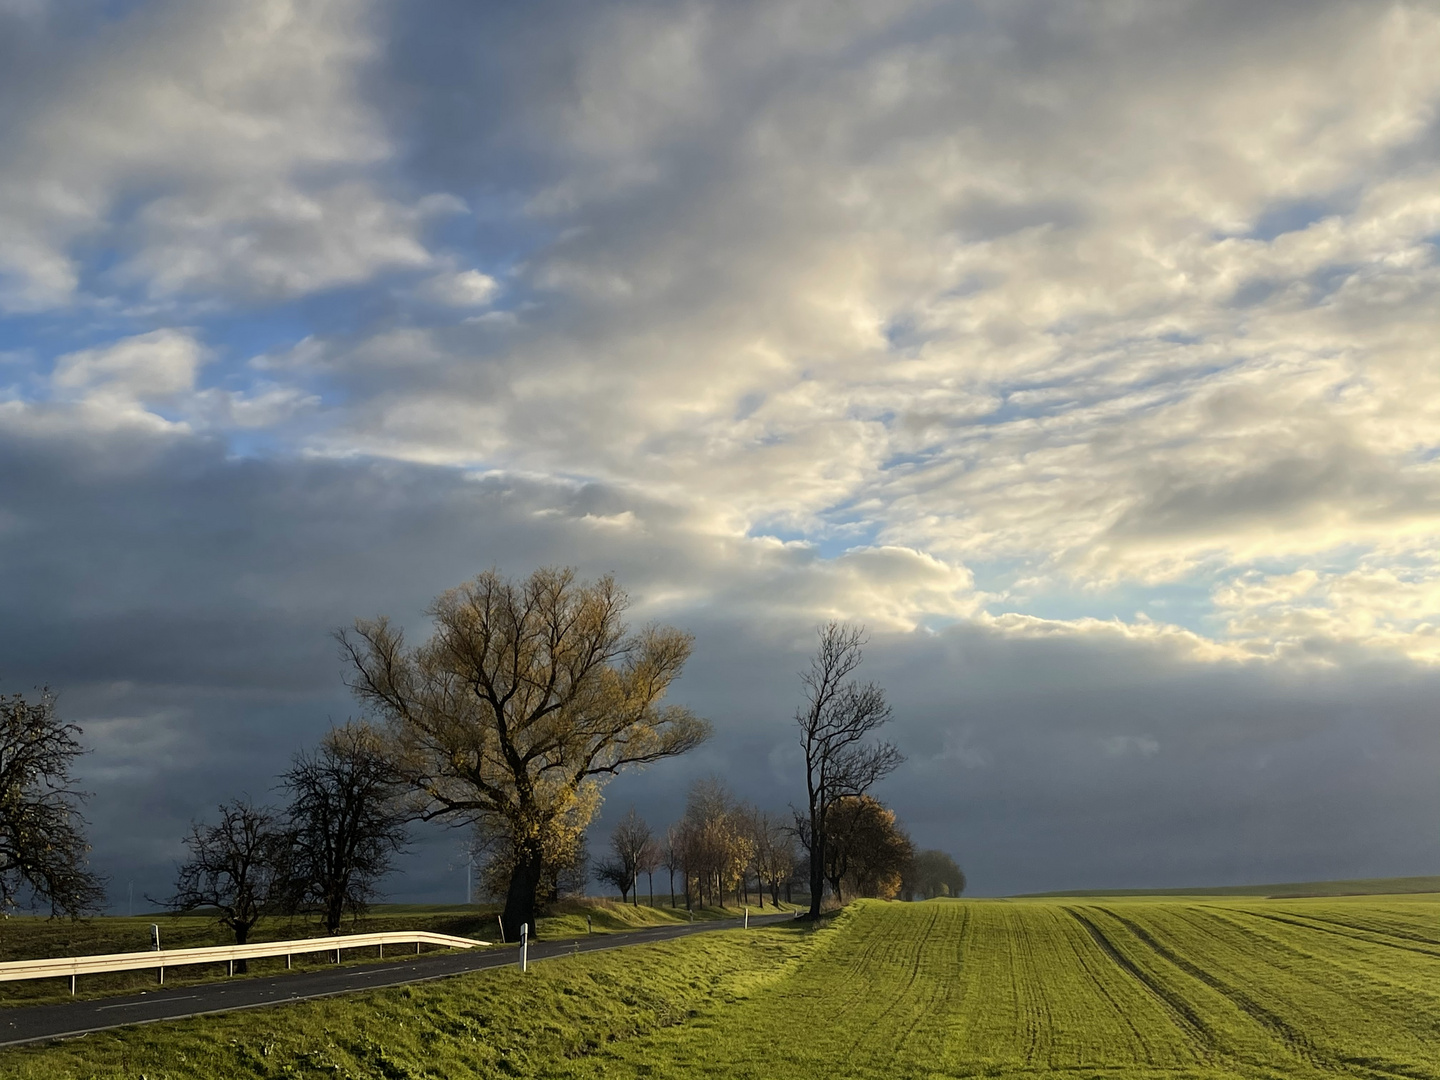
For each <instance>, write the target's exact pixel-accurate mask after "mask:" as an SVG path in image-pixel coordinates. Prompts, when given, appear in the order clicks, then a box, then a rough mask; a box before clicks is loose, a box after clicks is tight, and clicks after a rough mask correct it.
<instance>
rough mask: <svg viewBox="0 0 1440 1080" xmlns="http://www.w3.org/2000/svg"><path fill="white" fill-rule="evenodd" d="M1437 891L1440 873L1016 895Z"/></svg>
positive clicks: (1286, 894) (1301, 894) (1285, 895)
mask: <svg viewBox="0 0 1440 1080" xmlns="http://www.w3.org/2000/svg"><path fill="white" fill-rule="evenodd" d="M1409 893H1440V877H1433V876H1432V877H1390V878H1354V879H1350V880H1345V881H1282V882H1278V883H1273V884H1270V885H1218V886H1206V887H1202V888H1194V889H1092V890H1084V889H1069V890H1066V891H1063V892H1043V893H1029V894H1028V895H1026V896H1022V897H1017V899H1022V900H1029V899H1036V898H1041V897H1080V896H1105V897H1116V896H1267V897H1271V898H1273V899H1294V898H1297V897H1308V896H1393V895H1401V894H1409Z"/></svg>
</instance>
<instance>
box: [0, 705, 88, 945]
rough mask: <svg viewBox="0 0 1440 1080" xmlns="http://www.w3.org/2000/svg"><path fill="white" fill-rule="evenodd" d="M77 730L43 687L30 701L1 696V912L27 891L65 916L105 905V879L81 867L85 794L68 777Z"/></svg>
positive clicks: (76, 753) (77, 749) (35, 900)
mask: <svg viewBox="0 0 1440 1080" xmlns="http://www.w3.org/2000/svg"><path fill="white" fill-rule="evenodd" d="M79 734H80V729H79V728H78V727H76V726H75V725H74V724H67V723H64V722H63V721H62V720H60V718H59V716H58V715H57V714H56V711H55V695H53V694H52V693H50V691H49V690H42V691H40V696H39V700H37V701H34V702H30V701H27V700H26V699H25V697H24V696H23V695H21V694H8V695H0V911H8V910H10V909H12V908H14V907H16V906H17V905H18V903H19V901H20V899H21V897H22V896H24V895H25V894H26V893H27V892H28V894H29V897H30V900H31V902H32V903H44V904H46V905H48V906H49V908H50V913H51V914H52V915H60V914H64V915H68V916H70V917H71V918H78V917H79V916H81V915H84V914H87V913H89V912H92V911H98V910H99V909H100V908H101V907H102V906H103V905H104V903H105V884H104V881H103V879H101V878H100V877H99V876H97V875H96V874H93V873H91V872H90V871H89V870H87V869H86V868H85V863H86V856H87V854H88V853H89V851H90V848H89V845H87V844H86V843H85V836H84V834H83V833H82V832H81V827H82V826H83V825H84V824H85V821H84V819H83V818H82V817H81V816H80V809H79V804H80V803H81V802H82V801H83V800H84V798H85V795H84V794H83V793H81V792H79V791H76V790H75V789H74V788H73V787H72V786H71V780H70V765H71V763H72V762H73V761H74V760H75V758H77V757H78V756H79V755H80V754H82V753H84V751H83V750H82V748H81V746H80V743H79V741H78V740H77V739H76V736H77V735H79Z"/></svg>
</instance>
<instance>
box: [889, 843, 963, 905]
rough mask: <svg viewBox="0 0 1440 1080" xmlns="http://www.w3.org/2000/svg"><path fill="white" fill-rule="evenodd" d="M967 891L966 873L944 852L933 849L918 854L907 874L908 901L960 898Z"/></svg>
mask: <svg viewBox="0 0 1440 1080" xmlns="http://www.w3.org/2000/svg"><path fill="white" fill-rule="evenodd" d="M964 891H965V871H963V870H961V869H960V866H959V864H958V863H956V861H955V860H954V859H953V858H951V857H950V856H949V855H947V854H946V853H945V852H943V851H936V850H934V849H933V848H932V849H929V850H926V851H920V852H917V853H916V855H915V858H914V859H912V860H911V861H910V866H909V867H908V868H907V870H906V872H905V884H904V892H905V896H906V899H910V900H913V899H914V898H915V897H917V896H918V897H920V898H921V899H923V900H933V899H935V898H936V897H937V896H959V895H960V894H961V893H963V892H964Z"/></svg>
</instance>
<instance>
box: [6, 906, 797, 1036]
mask: <svg viewBox="0 0 1440 1080" xmlns="http://www.w3.org/2000/svg"><path fill="white" fill-rule="evenodd" d="M793 917H794V916H793V915H790V914H779V915H752V916H751V917H750V925H752V926H756V925H764V924H766V923H773V922H782V921H784V920H786V919H791V918H793ZM740 923H741V921H740V920H739V919H716V920H712V921H705V922H697V923H679V924H677V925H671V926H652V927H647V928H646V929H644V930H630V931H627V932H625V933H623V934H596V935H593V936H588V937H582V938H568V939H563V940H555V941H536V942H532V943H531V945H530V963H532V964H533V963H535V962H536V961H538V960H548V959H551V958H552V957H556V956H571V955H574V954H575V953H577V952H601V951H603V950H606V949H619V948H624V947H626V946H629V945H645V944H650V943H653V942H657V941H670V940H672V939H674V938H679V937H685V936H687V935H689V934H699V933H704V932H706V931H709V930H733V929H735V928H736V927H738V926H739V925H740ZM517 958H518V950H517V949H516V947H515V946H511V947H509V948H500V949H485V950H483V951H480V952H463V953H460V952H455V953H437V954H436V955H434V956H421V957H418V958H416V959H414V960H406V961H403V962H398V963H388V964H370V965H364V966H350V967H336V968H328V969H321V970H318V971H316V970H312V971H303V972H295V973H291V974H287V975H277V976H273V977H270V978H264V979H260V978H256V979H234V980H227V981H225V982H216V983H205V984H203V985H200V986H185V987H177V988H176V989H174V990H161V989H156V990H154V991H150V992H147V993H142V994H134V995H131V996H129V997H112V998H96V999H94V1000H92V1001H67V1002H65V1003H64V1004H61V1005H31V1006H27V1007H24V1008H13V1009H4V1008H0V1046H16V1045H19V1044H20V1043H31V1042H43V1041H46V1040H49V1039H64V1038H73V1037H75V1036H79V1035H88V1034H89V1033H90V1032H93V1031H106V1030H109V1029H110V1028H118V1027H128V1026H130V1025H131V1024H153V1023H155V1022H156V1021H159V1020H183V1019H185V1018H187V1017H191V1016H205V1015H208V1014H210V1013H222V1012H233V1011H235V1010H236V1009H255V1008H261V1007H263V1006H266V1005H283V1004H285V1003H287V1002H291V1001H307V1000H309V999H311V998H321V997H331V996H333V995H335V994H353V993H356V992H358V991H362V990H378V989H380V988H381V987H386V986H403V985H405V984H407V983H417V982H428V981H429V980H431V979H447V978H450V977H451V976H452V975H463V974H465V973H466V972H469V971H484V970H485V969H486V968H498V967H506V966H508V965H510V964H514V963H516V961H517Z"/></svg>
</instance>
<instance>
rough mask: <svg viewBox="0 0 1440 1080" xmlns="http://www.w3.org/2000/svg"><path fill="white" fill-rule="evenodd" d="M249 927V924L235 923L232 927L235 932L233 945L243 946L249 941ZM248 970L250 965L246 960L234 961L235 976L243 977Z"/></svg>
mask: <svg viewBox="0 0 1440 1080" xmlns="http://www.w3.org/2000/svg"><path fill="white" fill-rule="evenodd" d="M251 925H252V924H251V923H235V924H234V925H233V929H234V931H235V944H236V945H244V944H245V943H246V942H247V941H249V940H250V927H251ZM249 970H250V964H249V962H248V961H246V960H236V961H235V974H237V975H244V974H246V973H248V972H249Z"/></svg>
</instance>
